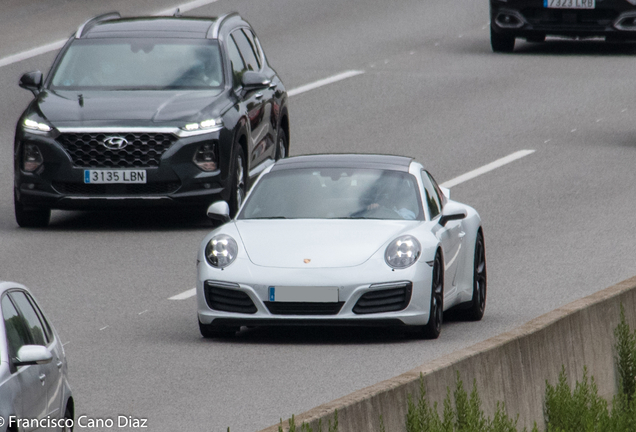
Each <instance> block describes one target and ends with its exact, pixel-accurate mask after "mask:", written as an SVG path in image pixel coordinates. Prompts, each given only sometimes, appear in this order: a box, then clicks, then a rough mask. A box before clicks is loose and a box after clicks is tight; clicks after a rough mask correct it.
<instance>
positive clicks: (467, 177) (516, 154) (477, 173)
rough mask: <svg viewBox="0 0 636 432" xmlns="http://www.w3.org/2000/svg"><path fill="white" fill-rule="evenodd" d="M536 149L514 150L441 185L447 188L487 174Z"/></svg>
mask: <svg viewBox="0 0 636 432" xmlns="http://www.w3.org/2000/svg"><path fill="white" fill-rule="evenodd" d="M534 152H535V151H534V150H520V151H518V152H514V153H513V154H511V155H508V156H506V157H503V158H501V159H497V160H496V161H494V162H491V163H489V164H487V165H484V166H482V167H480V168H477V169H475V170H472V171H470V172H467V173H466V174H462V175H460V176H459V177H455V178H454V179H452V180H448V181H445V182H444V183H442V184H441V185H440V186H443V187H446V188H449V189H450V188H452V187H453V186H457V185H458V184H461V183H464V182H466V181H468V180H472V179H474V178H475V177H478V176H480V175H482V174H486V173H487V172H490V171H492V170H495V169H497V168H500V167H502V166H504V165H507V164H509V163H510V162H514V161H516V160H517V159H521V158H522V157H525V156H528V155H529V154H532V153H534Z"/></svg>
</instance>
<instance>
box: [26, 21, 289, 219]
mask: <svg viewBox="0 0 636 432" xmlns="http://www.w3.org/2000/svg"><path fill="white" fill-rule="evenodd" d="M20 86H21V87H23V88H26V89H28V90H31V91H32V92H33V94H34V95H35V99H34V100H33V101H32V102H31V104H30V105H29V107H28V108H27V109H26V110H25V112H24V114H23V115H22V116H21V117H20V120H19V121H18V125H17V130H16V138H15V153H14V154H15V156H14V159H15V188H14V201H15V216H16V220H17V222H18V224H19V225H20V226H22V227H36V226H46V225H47V224H48V222H49V218H50V214H51V209H96V208H118V207H119V208H121V207H135V206H136V207H141V206H161V205H173V206H174V205H177V206H198V207H200V208H205V207H206V206H207V205H209V204H210V203H211V202H213V201H215V200H218V199H222V200H225V201H228V202H229V204H230V210H231V212H232V213H235V212H236V211H237V209H238V207H239V206H240V205H241V203H242V201H243V197H244V196H245V193H246V191H247V190H248V188H249V186H250V180H251V179H253V178H255V177H256V176H257V175H258V174H259V173H260V172H261V171H263V170H264V169H265V168H267V167H268V166H269V165H271V164H272V163H273V162H274V161H275V160H278V159H280V158H283V157H285V156H287V155H288V154H289V117H288V113H287V93H286V91H285V87H284V86H283V84H282V83H281V81H280V79H279V77H278V75H277V74H276V72H275V71H274V70H273V69H272V68H271V67H270V66H269V64H268V62H267V59H266V58H265V54H264V53H263V50H262V48H261V44H260V42H259V40H258V38H257V37H256V35H255V34H254V31H253V30H252V28H251V27H250V25H249V24H248V23H247V22H246V21H245V20H243V19H242V18H241V17H240V16H239V15H238V14H236V13H232V14H228V15H224V16H221V17H219V18H190V17H187V18H185V17H180V16H175V17H138V18H121V16H120V15H119V14H118V13H110V14H105V15H101V16H98V17H96V18H93V19H92V20H90V21H87V22H86V23H85V24H84V25H82V26H81V27H80V28H79V29H78V30H77V32H76V33H75V34H74V35H73V36H71V38H70V39H69V41H68V42H67V43H66V45H65V46H64V48H62V50H61V51H60V53H59V54H58V56H57V58H56V59H55V61H54V62H53V66H52V67H51V70H50V72H49V74H48V76H47V77H46V79H44V78H43V75H42V73H41V72H39V71H38V72H30V73H27V74H25V75H23V76H22V78H21V80H20Z"/></svg>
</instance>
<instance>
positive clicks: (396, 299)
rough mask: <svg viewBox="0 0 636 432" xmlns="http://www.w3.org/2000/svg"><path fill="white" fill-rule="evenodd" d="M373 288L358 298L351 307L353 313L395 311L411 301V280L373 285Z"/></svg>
mask: <svg viewBox="0 0 636 432" xmlns="http://www.w3.org/2000/svg"><path fill="white" fill-rule="evenodd" d="M379 287H385V288H384V289H374V290H373V291H369V292H367V293H365V294H363V295H362V297H360V299H358V302H357V303H356V305H355V306H354V307H353V313H356V314H370V313H381V312H395V311H400V310H402V309H405V308H406V307H407V306H408V305H409V302H410V301H411V293H412V291H413V284H412V283H411V282H398V283H391V284H382V285H374V286H372V287H371V288H379Z"/></svg>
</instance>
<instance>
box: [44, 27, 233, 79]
mask: <svg viewBox="0 0 636 432" xmlns="http://www.w3.org/2000/svg"><path fill="white" fill-rule="evenodd" d="M222 84H223V68H222V65H221V54H220V52H219V46H218V44H217V43H216V42H214V41H208V40H199V39H143V38H131V39H124V38H122V39H86V40H76V41H75V42H73V44H72V45H71V46H70V47H69V49H68V50H67V51H66V52H65V53H64V57H63V58H62V60H61V61H60V63H59V64H58V66H57V67H56V69H55V71H54V72H53V77H52V80H51V88H53V89H58V90H83V89H94V90H129V89H174V88H176V89H181V88H196V89H201V88H215V87H220V86H221V85H222Z"/></svg>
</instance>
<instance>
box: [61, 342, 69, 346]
mask: <svg viewBox="0 0 636 432" xmlns="http://www.w3.org/2000/svg"><path fill="white" fill-rule="evenodd" d="M70 343H71V341H68V342H64V343H63V344H62V346H66V345H68V344H70Z"/></svg>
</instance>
